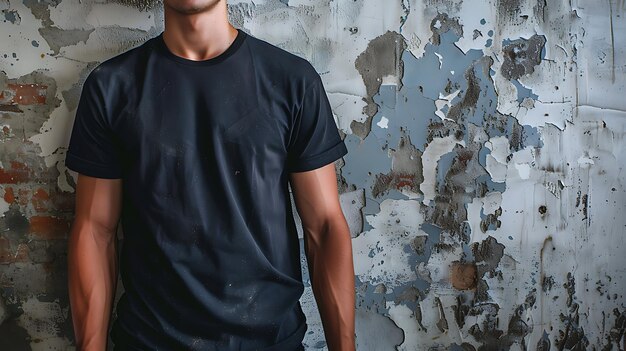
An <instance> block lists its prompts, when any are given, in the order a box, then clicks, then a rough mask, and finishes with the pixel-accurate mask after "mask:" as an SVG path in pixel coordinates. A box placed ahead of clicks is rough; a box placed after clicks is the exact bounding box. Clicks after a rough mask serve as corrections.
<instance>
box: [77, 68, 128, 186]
mask: <svg viewBox="0 0 626 351" xmlns="http://www.w3.org/2000/svg"><path fill="white" fill-rule="evenodd" d="M96 69H97V68H96ZM105 101H106V99H105V98H104V95H103V92H102V89H101V88H100V86H99V82H98V80H97V77H96V76H95V75H94V71H92V72H90V73H89V75H87V78H86V79H85V83H84V84H83V88H82V92H81V95H80V99H79V102H78V107H77V109H76V114H75V117H74V123H73V127H72V131H71V135H70V141H69V146H68V148H67V152H66V154H65V166H66V167H67V168H69V169H71V170H73V171H76V172H78V173H82V174H85V175H88V176H91V177H96V178H109V179H113V178H121V177H122V172H121V165H120V157H119V151H118V150H119V148H118V146H117V144H116V142H115V139H114V135H113V132H112V130H111V128H110V125H109V122H108V121H109V119H108V118H107V116H106V111H107V109H106V105H105Z"/></svg>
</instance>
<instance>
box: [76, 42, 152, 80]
mask: <svg viewBox="0 0 626 351" xmlns="http://www.w3.org/2000/svg"><path fill="white" fill-rule="evenodd" d="M154 39H155V38H154V37H153V38H149V39H147V40H146V41H144V42H143V43H142V44H139V45H137V46H135V47H132V48H130V49H127V50H125V51H122V52H119V53H117V54H115V55H114V56H111V57H109V58H106V59H104V60H103V61H101V62H100V63H98V64H97V65H96V66H95V67H94V68H93V69H92V70H91V72H89V74H88V75H87V78H86V81H85V83H86V84H87V83H93V84H96V85H98V86H99V87H100V88H102V89H104V90H108V89H107V88H113V87H120V86H121V85H123V84H124V82H128V81H129V80H130V79H129V78H131V77H133V76H134V75H136V74H137V72H138V71H140V70H142V69H144V68H145V65H146V59H147V58H148V57H149V52H150V51H151V50H152V48H153V43H154ZM142 67H143V68H142Z"/></svg>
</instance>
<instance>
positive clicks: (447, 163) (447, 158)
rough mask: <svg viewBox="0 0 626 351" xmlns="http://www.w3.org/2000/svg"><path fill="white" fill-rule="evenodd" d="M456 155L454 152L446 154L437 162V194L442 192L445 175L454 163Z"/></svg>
mask: <svg viewBox="0 0 626 351" xmlns="http://www.w3.org/2000/svg"><path fill="white" fill-rule="evenodd" d="M456 156H457V153H456V151H455V150H452V151H450V152H447V153H445V154H443V155H441V158H440V159H439V161H438V162H437V176H436V177H437V189H438V190H439V192H443V187H444V186H445V184H446V174H448V171H450V167H452V164H453V162H454V159H455V157H456Z"/></svg>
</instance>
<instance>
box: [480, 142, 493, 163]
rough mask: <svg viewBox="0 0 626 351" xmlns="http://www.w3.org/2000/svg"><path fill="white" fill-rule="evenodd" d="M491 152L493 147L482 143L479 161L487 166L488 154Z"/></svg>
mask: <svg viewBox="0 0 626 351" xmlns="http://www.w3.org/2000/svg"><path fill="white" fill-rule="evenodd" d="M489 154H491V149H489V148H488V147H486V146H485V144H483V145H481V147H480V150H478V163H480V165H481V166H483V167H487V155H489Z"/></svg>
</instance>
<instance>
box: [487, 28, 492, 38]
mask: <svg viewBox="0 0 626 351" xmlns="http://www.w3.org/2000/svg"><path fill="white" fill-rule="evenodd" d="M487 35H488V36H490V37H493V29H490V30H489V31H488V32H487Z"/></svg>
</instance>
